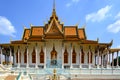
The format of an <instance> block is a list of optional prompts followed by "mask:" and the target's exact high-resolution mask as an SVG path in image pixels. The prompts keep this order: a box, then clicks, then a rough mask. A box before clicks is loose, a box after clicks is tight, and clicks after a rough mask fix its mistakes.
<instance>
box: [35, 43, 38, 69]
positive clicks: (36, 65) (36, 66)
mask: <svg viewBox="0 0 120 80" xmlns="http://www.w3.org/2000/svg"><path fill="white" fill-rule="evenodd" d="M37 49H38V46H37V43H36V46H35V52H36V56H35V57H36V64H35V68H38V59H37V56H38V50H37Z"/></svg>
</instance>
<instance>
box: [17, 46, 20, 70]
mask: <svg viewBox="0 0 120 80" xmlns="http://www.w3.org/2000/svg"><path fill="white" fill-rule="evenodd" d="M17 54H18V68H19V67H20V46H18V53H17Z"/></svg>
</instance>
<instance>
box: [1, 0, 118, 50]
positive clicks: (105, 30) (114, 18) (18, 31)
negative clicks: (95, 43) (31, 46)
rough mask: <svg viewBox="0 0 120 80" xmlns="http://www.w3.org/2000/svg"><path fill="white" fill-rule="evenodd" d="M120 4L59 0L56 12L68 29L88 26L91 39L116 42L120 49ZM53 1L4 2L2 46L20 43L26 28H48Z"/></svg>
mask: <svg viewBox="0 0 120 80" xmlns="http://www.w3.org/2000/svg"><path fill="white" fill-rule="evenodd" d="M119 5H120V1H119V0H56V12H57V15H58V17H59V20H60V21H61V22H64V25H76V24H79V28H80V27H82V26H85V25H86V27H85V28H86V35H87V39H90V40H97V38H99V42H110V41H111V40H113V46H112V47H113V48H115V47H117V48H118V47H119V48H120V8H119ZM52 8H53V0H0V43H9V41H10V39H11V38H12V40H20V39H21V38H22V35H23V31H24V26H26V27H27V28H30V24H32V25H44V22H47V21H48V20H49V17H50V16H51V14H52Z"/></svg>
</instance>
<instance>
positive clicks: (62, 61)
mask: <svg viewBox="0 0 120 80" xmlns="http://www.w3.org/2000/svg"><path fill="white" fill-rule="evenodd" d="M61 60H62V69H63V68H64V43H62V59H61Z"/></svg>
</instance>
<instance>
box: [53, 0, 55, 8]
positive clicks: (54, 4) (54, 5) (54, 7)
mask: <svg viewBox="0 0 120 80" xmlns="http://www.w3.org/2000/svg"><path fill="white" fill-rule="evenodd" d="M53 10H55V0H54V1H53Z"/></svg>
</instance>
